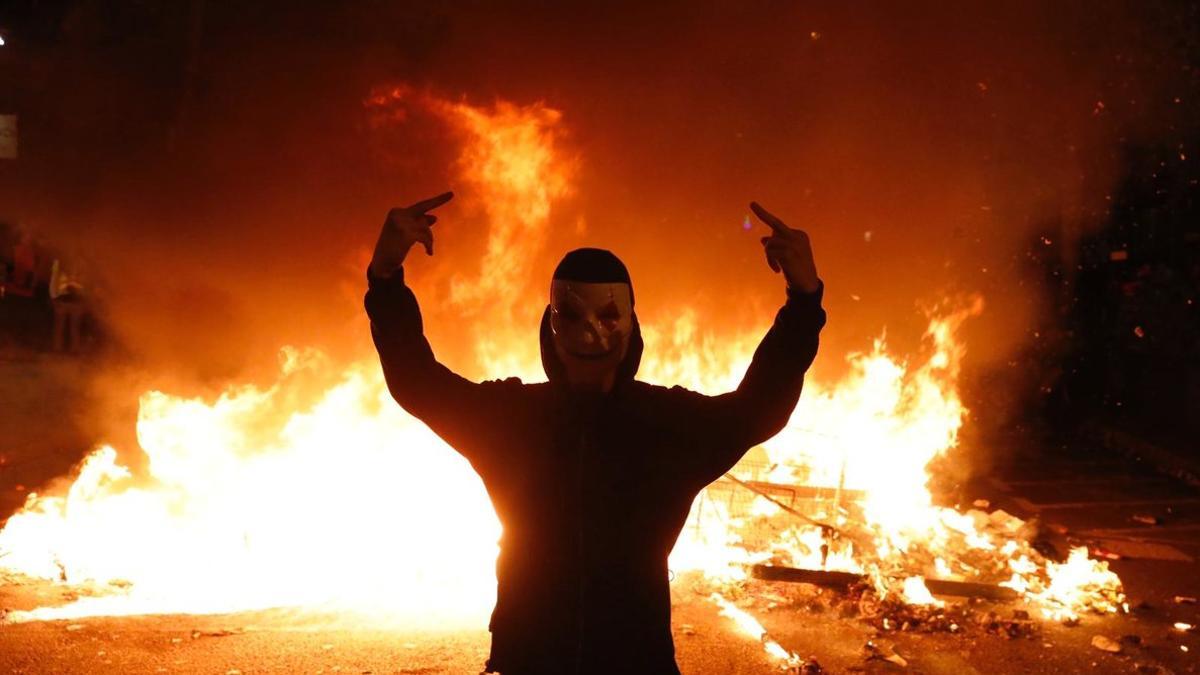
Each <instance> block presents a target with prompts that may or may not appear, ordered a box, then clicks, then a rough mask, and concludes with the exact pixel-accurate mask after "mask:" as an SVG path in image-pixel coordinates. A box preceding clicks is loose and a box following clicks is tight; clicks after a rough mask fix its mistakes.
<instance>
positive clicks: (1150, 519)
mask: <svg viewBox="0 0 1200 675" xmlns="http://www.w3.org/2000/svg"><path fill="white" fill-rule="evenodd" d="M1133 520H1134V522H1138V523H1142V524H1143V525H1158V523H1159V520H1158V518H1157V517H1156V516H1148V515H1144V514H1140V513H1139V514H1137V515H1135V516H1133Z"/></svg>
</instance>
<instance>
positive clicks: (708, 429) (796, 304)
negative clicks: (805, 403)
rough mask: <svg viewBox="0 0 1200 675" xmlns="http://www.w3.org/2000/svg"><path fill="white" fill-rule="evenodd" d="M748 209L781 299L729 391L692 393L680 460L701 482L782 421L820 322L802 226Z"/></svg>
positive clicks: (818, 286)
mask: <svg viewBox="0 0 1200 675" xmlns="http://www.w3.org/2000/svg"><path fill="white" fill-rule="evenodd" d="M750 208H751V209H752V210H753V211H754V213H755V215H757V216H758V217H759V218H760V219H761V220H762V221H763V222H764V223H765V224H766V225H767V226H768V227H770V228H771V234H770V235H769V236H766V237H763V238H762V244H763V248H764V252H765V253H766V257H767V264H768V265H769V266H770V268H771V269H772V270H773V271H774V272H776V273H782V274H783V276H784V278H785V279H787V301H786V302H785V303H784V305H783V307H782V308H781V309H780V310H779V312H778V313H777V314H776V315H775V322H774V324H772V326H771V328H770V330H768V331H767V334H766V336H764V337H763V339H762V342H760V343H759V345H758V348H757V349H756V350H755V351H754V358H753V359H752V360H751V362H750V366H749V368H747V370H746V375H745V376H744V377H743V378H742V382H741V384H739V385H738V388H737V389H736V390H734V391H731V392H729V393H727V394H722V395H720V396H702V395H700V394H695V393H692V392H687V393H686V394H683V395H686V396H688V397H689V398H690V401H689V403H688V404H687V407H688V408H690V409H691V410H690V412H691V415H689V417H690V420H689V423H688V436H689V437H690V438H691V440H692V441H693V442H692V443H690V444H689V445H691V447H690V448H688V449H687V452H688V453H689V454H688V456H687V458H686V459H685V460H684V465H685V466H688V467H690V468H691V469H692V471H694V472H695V474H696V476H697V477H698V480H699V482H700V484H702V485H703V484H707V483H708V482H711V481H713V480H715V479H716V478H718V477H720V475H721V474H723V473H724V472H726V471H728V470H729V469H730V468H731V467H732V466H733V465H734V464H735V463H737V461H738V459H740V458H741V456H742V455H743V454H745V452H746V451H747V450H749V449H750V448H751V447H753V446H755V445H757V444H759V443H762V442H763V441H766V440H767V439H769V438H771V437H772V436H774V435H775V434H777V433H779V431H780V430H781V429H783V427H784V426H785V425H786V424H787V421H788V419H789V418H790V417H791V415H792V411H793V410H794V409H795V408H796V403H797V402H798V401H799V400H800V390H801V389H802V388H803V386H804V374H805V372H806V371H807V370H808V368H809V366H810V365H812V362H813V359H814V358H815V357H816V355H817V346H818V336H819V335H820V332H821V328H822V327H823V326H824V325H825V310H824V309H822V308H821V297H822V295H823V293H824V285H823V284H822V283H821V281H820V278H819V277H818V276H817V268H816V263H815V262H814V260H813V254H812V246H811V244H810V243H809V239H808V235H807V234H806V233H804V232H803V231H802V230H798V229H793V228H790V227H788V226H787V225H785V224H784V223H783V221H781V220H779V219H778V218H776V217H775V216H773V215H771V214H770V213H768V212H767V211H766V209H763V208H762V207H761V206H759V205H758V204H757V203H755V202H751V203H750Z"/></svg>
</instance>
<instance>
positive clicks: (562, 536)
mask: <svg viewBox="0 0 1200 675" xmlns="http://www.w3.org/2000/svg"><path fill="white" fill-rule="evenodd" d="M451 197H452V195H451V193H446V194H443V195H440V196H438V197H434V198H432V199H428V200H425V201H421V202H417V203H416V204H414V205H412V206H410V207H408V208H396V209H392V211H391V212H389V214H388V216H387V219H386V221H385V223H384V226H383V231H382V233H381V234H380V236H379V240H378V243H377V245H376V248H375V255H374V258H373V259H372V261H371V266H370V269H369V271H368V275H367V276H368V282H369V290H368V291H367V295H366V300H365V304H366V309H367V314H368V316H369V317H370V320H371V334H372V337H373V338H374V341H375V346H376V348H377V349H378V351H379V358H380V362H381V363H382V366H383V373H384V377H385V379H386V381H387V385H388V388H389V390H390V391H391V393H392V396H393V397H394V398H395V399H396V401H397V402H398V403H399V404H400V405H401V406H402V407H403V408H404V409H405V410H407V411H408V412H409V413H411V414H412V415H413V416H415V417H417V418H418V419H420V420H421V421H423V422H424V423H425V424H427V425H429V427H430V428H431V429H432V430H433V431H434V432H436V433H437V434H438V435H439V436H440V437H441V438H443V439H444V440H445V441H446V442H447V443H448V444H449V445H450V446H451V447H453V448H454V449H455V450H457V451H458V452H460V453H461V454H462V455H463V456H464V457H466V458H467V459H468V460H469V461H470V462H471V465H472V467H474V469H475V471H476V472H478V473H479V475H480V477H481V478H482V479H483V483H484V486H485V487H486V488H487V491H488V494H489V496H490V497H491V500H492V504H493V506H494V507H495V509H496V515H497V516H498V517H499V519H500V522H501V524H502V525H503V535H502V537H501V541H500V555H499V558H498V559H497V561H496V581H497V595H496V607H495V609H494V611H493V613H492V620H491V623H490V626H489V628H490V630H491V632H492V648H491V656H490V658H489V659H488V662H487V665H486V669H487V672H498V673H503V674H504V675H543V674H544V675H550V674H555V675H562V674H565V673H574V674H581V673H605V674H606V675H611V674H612V673H624V674H633V673H645V674H651V673H652V674H655V675H659V674H672V673H673V674H677V673H678V672H679V670H678V667H677V666H676V664H675V652H674V644H673V642H672V639H671V604H670V589H669V586H668V572H667V556H668V554H669V553H670V552H671V548H672V547H673V546H674V544H675V540H676V539H677V538H678V536H679V532H680V530H681V529H682V527H683V525H684V523H685V521H686V520H687V516H688V511H689V509H690V507H691V504H692V500H693V498H694V497H695V496H696V494H697V493H698V492H699V491H700V490H701V489H703V488H704V486H706V485H707V484H708V483H710V482H712V481H713V480H715V479H717V478H718V477H719V476H721V475H722V474H723V473H725V472H726V471H728V470H729V469H730V468H731V467H732V466H733V465H734V463H735V462H737V460H738V459H739V458H740V457H741V456H742V455H743V454H744V453H745V452H746V450H748V449H749V448H751V447H752V446H754V445H756V444H758V443H761V442H763V441H765V440H767V439H769V438H770V437H772V436H774V435H775V434H776V433H778V432H779V430H780V429H782V428H783V426H784V425H785V424H786V423H787V421H788V418H789V417H790V416H791V413H792V410H793V409H794V408H795V406H796V402H797V401H798V400H799V396H800V390H801V387H802V385H803V381H804V373H805V371H807V370H808V367H809V365H810V364H811V363H812V361H813V359H814V357H815V356H816V353H817V337H818V334H819V332H820V330H821V327H822V326H823V325H824V324H825V312H824V310H822V309H821V295H822V291H823V286H822V284H821V282H820V281H819V279H818V277H817V271H816V267H815V265H814V263H813V257H812V250H811V247H810V246H809V242H808V237H807V236H806V235H805V234H804V233H803V232H801V231H799V230H794V229H792V228H789V227H788V226H786V225H784V224H783V222H781V221H780V220H779V219H778V218H776V217H774V216H772V215H771V214H769V213H767V212H766V211H765V210H763V209H762V208H761V207H760V206H758V205H757V204H753V203H752V204H751V208H752V209H753V210H754V212H755V213H756V214H757V215H758V217H759V218H761V219H762V220H763V221H764V222H765V223H766V224H767V225H768V226H769V227H770V228H771V230H772V234H771V235H770V236H767V237H763V239H762V242H763V246H764V249H765V252H766V256H767V262H768V264H769V265H770V266H771V269H773V270H775V271H776V272H782V273H783V274H784V276H785V277H786V278H787V282H788V290H787V301H786V302H785V303H784V305H783V308H782V309H780V310H779V313H778V314H777V315H776V317H775V323H774V325H773V326H772V327H771V329H770V330H769V331H768V332H767V335H766V336H765V337H764V338H763V340H762V342H761V344H759V346H758V349H757V350H756V351H755V353H754V359H753V361H752V362H751V364H750V366H749V368H748V369H747V371H746V375H745V377H744V378H743V380H742V382H741V384H740V385H739V386H738V388H737V389H736V390H735V391H732V392H729V393H726V394H723V395H720V396H705V395H702V394H699V393H696V392H692V391H688V390H686V389H684V388H682V387H671V388H666V387H660V386H655V385H650V384H646V383H644V382H640V381H637V380H635V379H634V375H635V374H636V372H637V368H638V362H639V360H640V359H641V355H642V338H641V333H640V330H639V327H638V321H637V315H636V313H635V312H634V298H633V289H632V285H631V283H630V279H629V273H628V271H627V270H626V268H625V265H624V264H622V262H621V261H620V260H619V259H618V258H617V257H616V256H615V255H613V254H612V253H610V252H608V251H604V250H600V249H587V248H585V249H577V250H574V251H571V252H570V253H568V254H567V255H566V256H565V257H564V258H563V259H562V262H561V263H559V265H558V267H557V269H555V271H554V278H553V281H552V283H551V293H550V304H549V306H547V308H546V311H545V313H544V315H543V317H542V326H541V347H542V362H543V365H544V366H545V369H546V375H547V376H548V378H549V381H548V382H543V383H536V384H524V383H522V382H521V381H519V380H517V379H516V378H510V379H508V380H503V381H489V382H482V383H475V382H471V381H469V380H467V379H465V378H463V377H460V376H459V375H456V374H455V373H453V372H451V371H450V370H449V369H448V368H446V367H445V366H444V365H442V364H441V363H439V362H438V361H437V359H436V358H434V354H433V351H432V349H431V348H430V346H429V342H428V341H426V339H425V336H424V334H423V331H422V323H421V314H420V310H419V309H418V307H417V300H416V297H415V296H414V295H413V293H412V291H411V290H409V288H408V287H407V286H406V285H405V283H404V271H403V268H402V265H403V262H404V258H405V256H406V255H407V253H408V251H409V249H410V248H411V247H412V245H413V244H414V243H417V242H420V243H421V244H423V245H424V247H425V250H426V252H427V253H429V254H431V255H432V253H433V231H432V229H431V227H432V225H433V223H434V222H435V221H436V220H437V219H436V217H435V216H432V215H429V214H428V211H430V210H432V209H433V208H436V207H438V206H441V205H442V204H445V203H446V202H447V201H449V200H450V199H451Z"/></svg>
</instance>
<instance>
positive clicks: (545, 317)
mask: <svg viewBox="0 0 1200 675" xmlns="http://www.w3.org/2000/svg"><path fill="white" fill-rule="evenodd" d="M538 342H539V343H540V344H541V349H542V368H544V369H545V370H546V377H547V378H549V379H550V381H551V382H554V383H562V384H565V383H566V381H567V367H566V366H565V365H564V364H563V362H562V360H561V359H559V358H558V352H556V351H555V350H554V334H553V333H551V332H550V305H546V310H545V311H543V312H542V326H541V329H540V331H539V334H538ZM643 347H645V344H644V343H643V342H642V327H641V325H640V324H639V323H638V317H637V312H634V313H633V329H632V330H630V332H629V349H627V350H626V351H625V358H624V359H622V360H621V362H620V363H618V364H617V376H616V378H615V379H614V380H613V386H614V388H615V387H616V386H618V385H620V384H623V383H627V382H631V381H633V377H634V375H637V371H638V366H640V365H641V363H642V349H643Z"/></svg>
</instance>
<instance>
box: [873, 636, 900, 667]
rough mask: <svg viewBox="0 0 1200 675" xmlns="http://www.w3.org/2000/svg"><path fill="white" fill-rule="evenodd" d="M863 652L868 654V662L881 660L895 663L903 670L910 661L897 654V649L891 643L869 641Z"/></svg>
mask: <svg viewBox="0 0 1200 675" xmlns="http://www.w3.org/2000/svg"><path fill="white" fill-rule="evenodd" d="M863 651H864V652H866V654H867V660H871V659H879V660H881V661H887V662H889V663H894V664H896V665H897V666H900V667H901V668H904V667H907V666H908V660H906V659H905V658H904V657H903V656H900V655H899V654H897V653H896V647H895V646H894V645H893V644H891V643H889V642H880V641H877V640H867V643H866V644H865V645H863Z"/></svg>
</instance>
